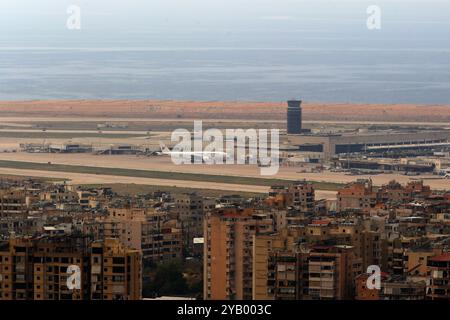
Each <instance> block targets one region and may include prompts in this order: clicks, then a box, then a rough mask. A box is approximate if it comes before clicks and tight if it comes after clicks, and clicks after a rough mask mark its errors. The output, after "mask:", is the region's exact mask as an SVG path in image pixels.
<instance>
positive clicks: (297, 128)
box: [287, 100, 302, 134]
mask: <svg viewBox="0 0 450 320" xmlns="http://www.w3.org/2000/svg"><path fill="white" fill-rule="evenodd" d="M287 103H288V108H287V134H300V133H302V106H301V105H302V101H301V100H289V101H288V102H287Z"/></svg>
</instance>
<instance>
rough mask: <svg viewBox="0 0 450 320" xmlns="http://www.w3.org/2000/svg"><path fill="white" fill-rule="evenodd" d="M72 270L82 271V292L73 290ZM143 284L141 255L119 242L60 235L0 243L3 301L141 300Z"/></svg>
mask: <svg viewBox="0 0 450 320" xmlns="http://www.w3.org/2000/svg"><path fill="white" fill-rule="evenodd" d="M71 266H72V267H73V266H75V267H77V268H79V271H80V282H79V288H78V286H74V287H72V288H69V286H68V281H67V280H68V279H69V277H70V276H71V274H69V273H68V268H69V267H71ZM72 283H73V282H72ZM75 283H76V282H75ZM75 283H73V284H74V285H75ZM141 283H142V270H141V254H140V252H139V251H138V250H132V249H129V248H126V247H125V246H123V245H122V244H121V243H120V241H119V240H118V239H105V240H104V241H95V242H92V241H91V240H89V239H88V238H87V237H75V236H73V237H72V236H55V237H41V238H23V239H13V240H10V241H5V242H2V243H1V244H0V300H90V299H93V300H139V299H141V298H142V296H141V292H142V288H141V285H142V284H141Z"/></svg>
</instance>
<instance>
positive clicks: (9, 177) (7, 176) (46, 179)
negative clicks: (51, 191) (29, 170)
mask: <svg viewBox="0 0 450 320" xmlns="http://www.w3.org/2000/svg"><path fill="white" fill-rule="evenodd" d="M28 179H33V180H36V181H43V182H56V181H62V179H56V178H50V177H33V176H17V175H13V174H0V181H1V180H16V181H23V180H28Z"/></svg>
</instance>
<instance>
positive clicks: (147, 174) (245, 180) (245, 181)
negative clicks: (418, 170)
mask: <svg viewBox="0 0 450 320" xmlns="http://www.w3.org/2000/svg"><path fill="white" fill-rule="evenodd" d="M0 167H2V168H13V169H28V170H42V171H56V172H73V173H81V174H99V175H111V176H126V177H141V178H154V179H166V180H184V181H202V182H217V183H228V184H239V185H255V186H271V185H274V184H277V183H286V182H289V181H291V180H284V179H276V178H274V179H270V178H255V177H237V176H225V175H212V174H195V173H182V172H167V171H150V170H139V169H125V168H105V167H91V166H78V165H64V164H49V163H37V162H25V161H10V160H0ZM310 182H311V183H312V184H313V185H314V187H315V188H316V189H317V190H329V191H336V190H338V189H339V188H341V187H342V186H343V184H340V183H332V182H318V181H310Z"/></svg>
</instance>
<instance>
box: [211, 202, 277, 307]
mask: <svg viewBox="0 0 450 320" xmlns="http://www.w3.org/2000/svg"><path fill="white" fill-rule="evenodd" d="M272 230H273V221H272V219H269V218H267V215H265V214H256V213H255V212H254V210H253V209H251V208H248V209H241V208H236V207H230V208H220V209H216V210H214V211H213V212H211V213H210V214H208V215H207V217H206V219H205V231H204V237H205V239H204V240H205V244H204V290H203V291H204V298H205V299H212V300H218V299H224V300H229V299H252V276H253V273H252V266H253V235H255V234H258V233H260V232H261V233H264V232H270V231H272Z"/></svg>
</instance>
